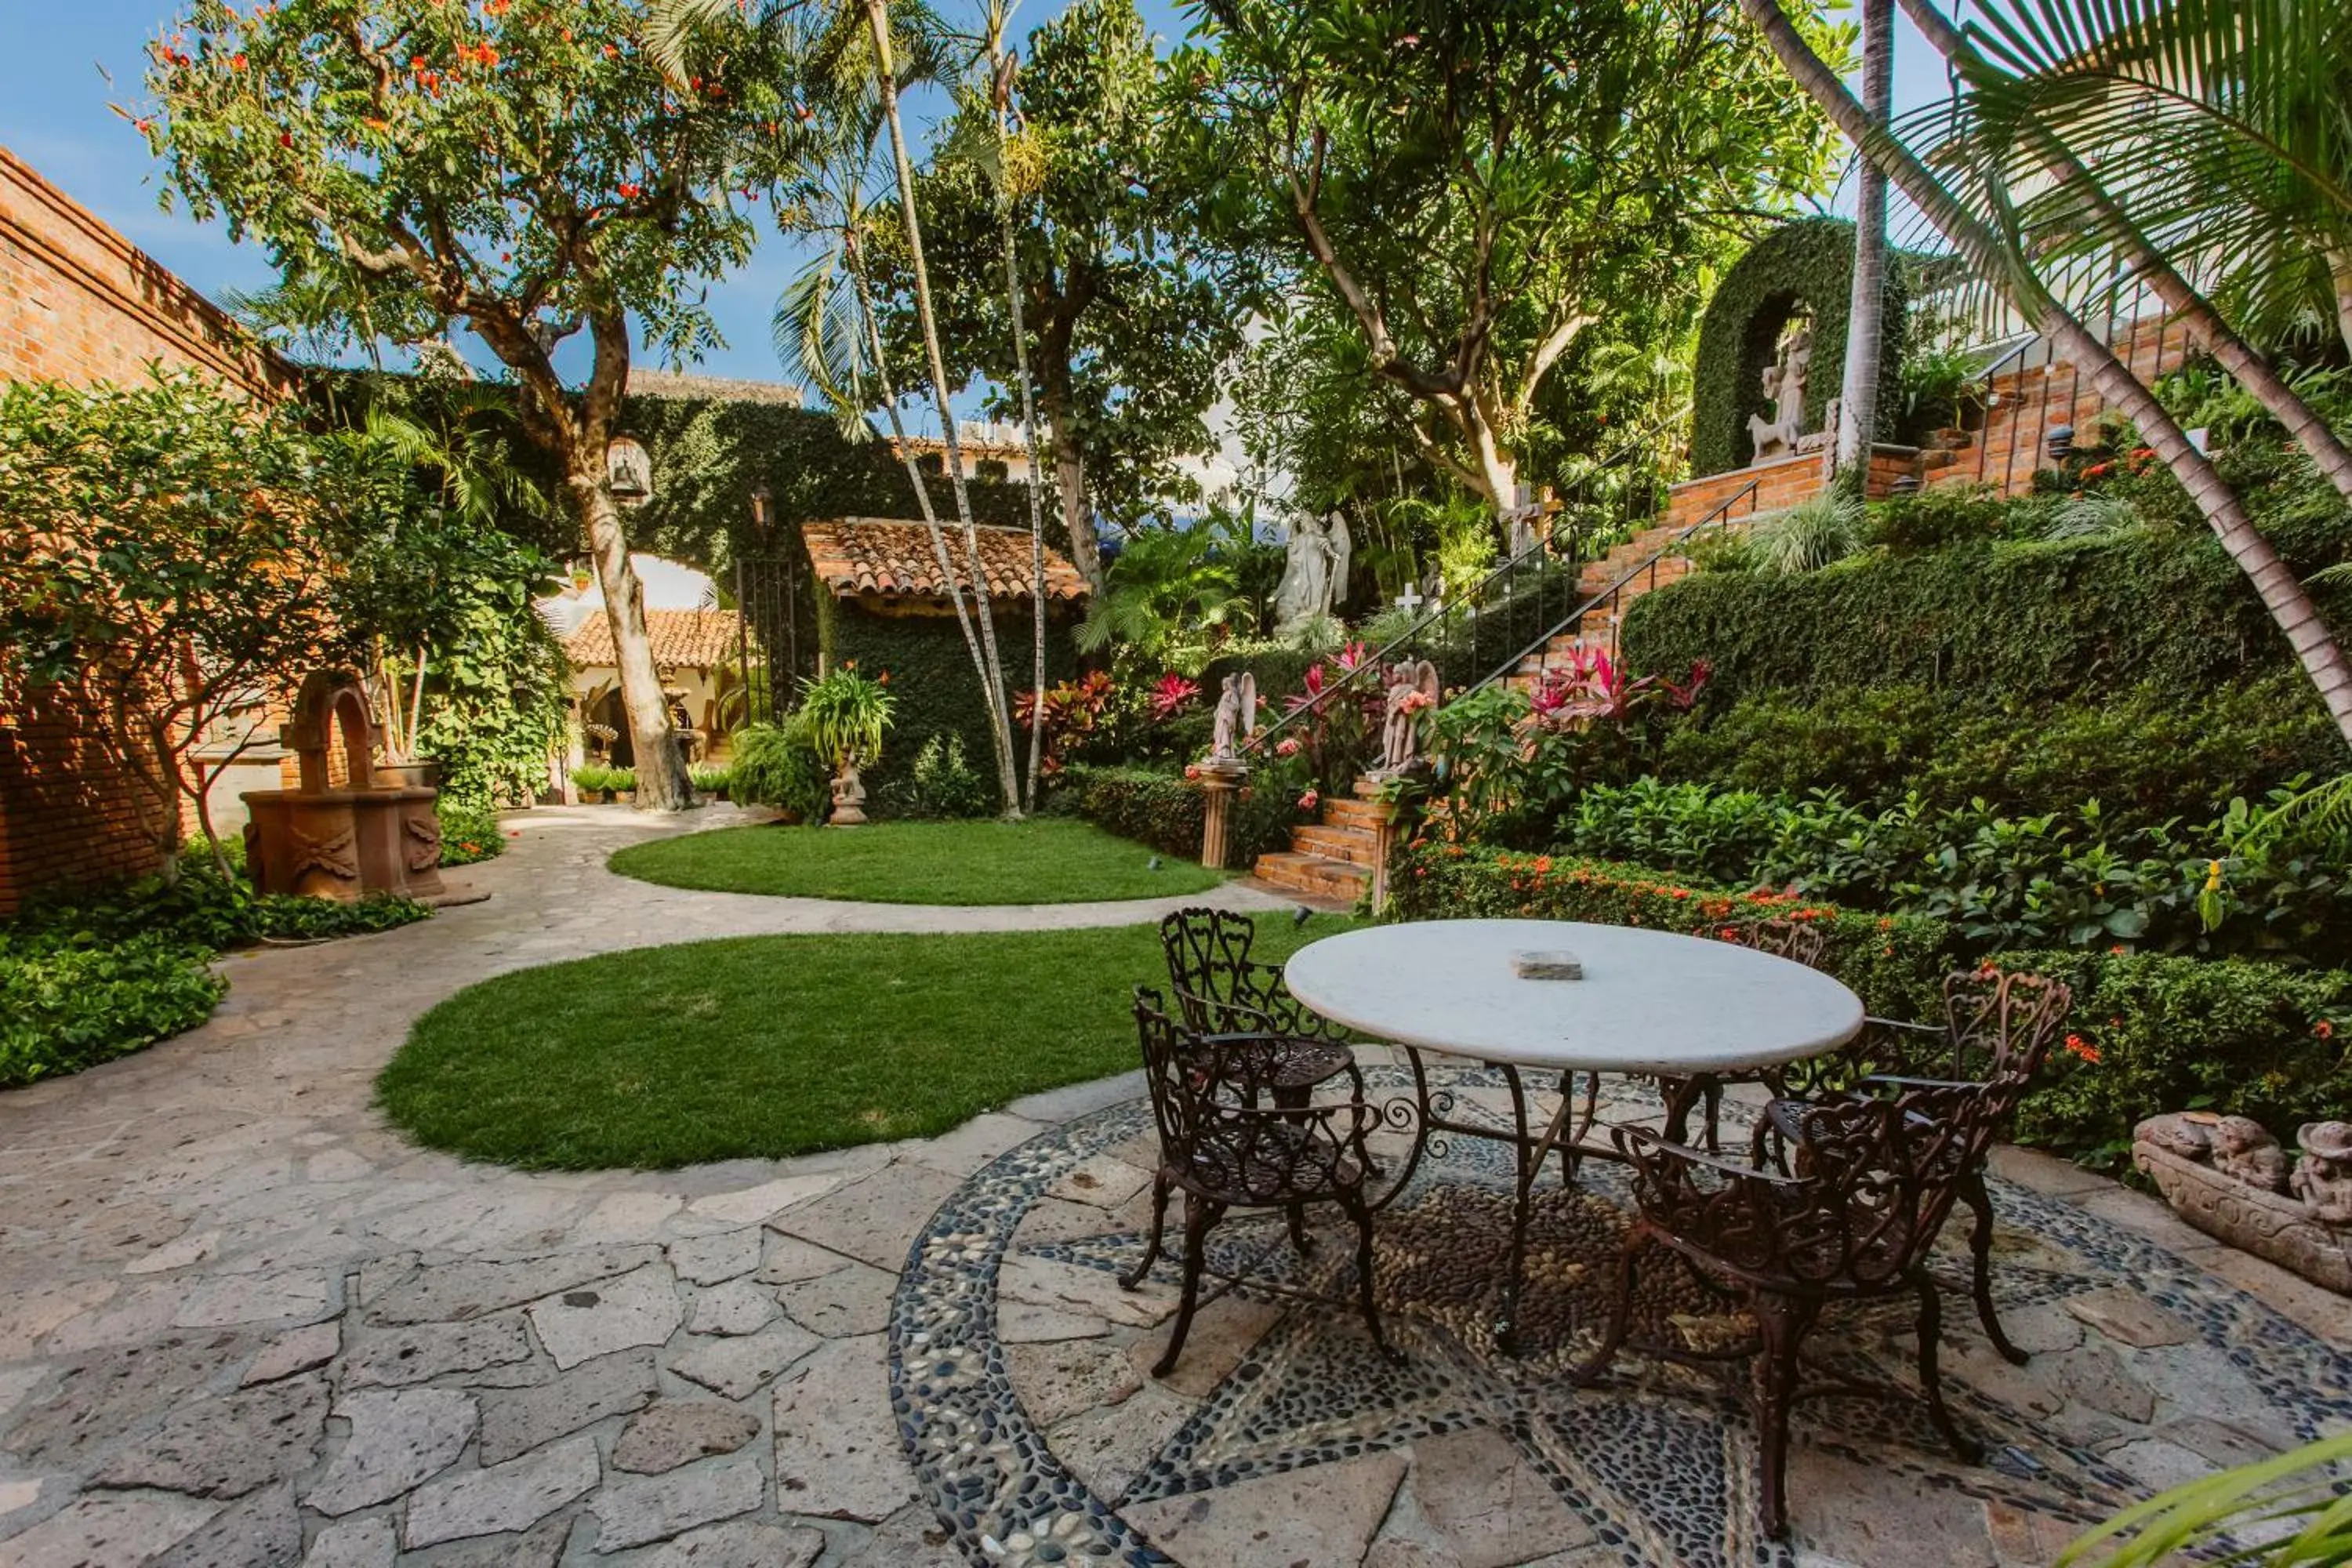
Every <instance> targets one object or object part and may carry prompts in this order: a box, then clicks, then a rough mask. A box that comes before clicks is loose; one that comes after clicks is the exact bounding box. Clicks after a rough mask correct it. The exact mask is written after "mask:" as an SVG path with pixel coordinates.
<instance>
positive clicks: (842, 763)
mask: <svg viewBox="0 0 2352 1568" xmlns="http://www.w3.org/2000/svg"><path fill="white" fill-rule="evenodd" d="M887 679H888V678H887V676H886V677H884V678H883V679H879V680H868V679H866V677H864V676H862V675H860V674H858V673H857V666H856V663H855V662H851V663H846V664H844V665H842V666H841V667H840V668H837V669H834V670H829V671H827V672H826V673H825V674H824V675H822V676H819V677H818V678H817V679H814V680H803V681H802V682H801V710H800V719H801V721H802V723H803V725H804V726H806V731H807V734H808V739H809V743H810V744H811V745H812V746H813V747H814V748H815V751H816V753H817V755H818V756H820V757H822V758H824V761H825V763H827V764H828V765H829V766H831V767H832V769H833V770H834V776H833V815H832V816H831V817H829V818H828V819H827V820H828V821H830V822H831V823H832V825H833V826H835V827H853V826H856V825H857V824H859V823H861V822H864V821H865V820H866V810H865V807H866V786H865V784H863V783H862V782H860V780H859V778H858V771H859V770H860V769H861V768H866V767H870V766H872V765H873V763H874V762H875V760H876V759H877V758H878V757H879V756H881V754H882V731H885V730H887V729H888V728H889V727H890V710H891V708H892V707H893V706H894V702H893V700H892V698H891V696H890V689H889V687H888V686H887V684H886V682H887Z"/></svg>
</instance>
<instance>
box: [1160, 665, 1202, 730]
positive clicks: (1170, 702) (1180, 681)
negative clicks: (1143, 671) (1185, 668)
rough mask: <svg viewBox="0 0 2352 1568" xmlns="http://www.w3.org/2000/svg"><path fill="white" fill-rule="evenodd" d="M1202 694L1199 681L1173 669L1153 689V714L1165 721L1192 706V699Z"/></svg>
mask: <svg viewBox="0 0 2352 1568" xmlns="http://www.w3.org/2000/svg"><path fill="white" fill-rule="evenodd" d="M1200 695H1201V683H1200V682H1199V681H1197V680H1187V679H1185V678H1184V677H1182V676H1181V675H1178V674H1176V673H1175V672H1174V671H1173V670H1171V671H1170V672H1169V673H1168V674H1166V675H1163V676H1161V677H1160V681H1159V684H1158V685H1156V686H1154V687H1153V688H1152V689H1151V716H1152V718H1154V719H1156V720H1158V721H1160V722H1162V723H1165V722H1167V721H1169V720H1171V719H1172V718H1174V717H1175V716H1176V715H1177V714H1179V713H1181V712H1182V711H1183V710H1185V709H1186V708H1188V707H1190V706H1192V700H1193V699H1194V698H1196V697H1198V696H1200Z"/></svg>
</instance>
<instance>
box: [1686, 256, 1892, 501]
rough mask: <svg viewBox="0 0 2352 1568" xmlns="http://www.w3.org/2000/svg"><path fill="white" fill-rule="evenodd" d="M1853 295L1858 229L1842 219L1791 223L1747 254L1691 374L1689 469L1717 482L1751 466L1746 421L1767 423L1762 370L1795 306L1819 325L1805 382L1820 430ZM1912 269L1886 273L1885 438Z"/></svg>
mask: <svg viewBox="0 0 2352 1568" xmlns="http://www.w3.org/2000/svg"><path fill="white" fill-rule="evenodd" d="M1852 293H1853V223H1852V222H1851V221H1849V220H1847V219H1845V218H1831V217H1809V218H1799V219H1796V220H1795V221H1793V222H1790V223H1784V224H1782V225H1781V226H1780V227H1778V228H1776V229H1774V230H1772V231H1771V232H1770V233H1769V234H1768V235H1766V236H1765V237H1763V238H1762V239H1759V240H1758V241H1757V242H1756V243H1755V244H1754V245H1753V246H1751V247H1748V253H1747V254H1746V255H1745V256H1742V257H1741V258H1739V259H1738V261H1737V262H1735V263H1733V264H1732V266H1731V268H1729V270H1727V271H1726V272H1725V273H1724V275H1723V280H1722V281H1721V282H1720V283H1718V284H1717V285H1716V289H1715V297H1714V298H1713V299H1712V300H1708V301H1707V307H1706V316H1705V318H1704V319H1703V320H1702V321H1700V323H1699V329H1698V357H1697V359H1696V363H1695V364H1694V366H1693V370H1692V382H1693V384H1694V386H1695V387H1696V391H1695V392H1694V394H1693V396H1692V408H1691V441H1690V471H1691V472H1692V473H1693V474H1694V475H1706V474H1719V473H1722V472H1723V471H1724V470H1726V469H1727V468H1740V467H1742V466H1744V465H1745V464H1746V463H1747V462H1748V459H1749V458H1751V457H1753V456H1754V451H1755V448H1754V447H1753V445H1752V444H1751V443H1750V441H1749V439H1748V416H1749V415H1751V414H1765V415H1769V413H1770V412H1771V410H1770V409H1769V407H1768V406H1767V405H1766V400H1765V397H1764V394H1763V390H1762V388H1763V378H1764V370H1765V367H1766V366H1767V365H1769V364H1770V363H1772V358H1773V354H1774V352H1775V349H1776V346H1777V341H1778V339H1779V336H1780V326H1781V323H1782V322H1783V321H1786V320H1787V319H1788V316H1789V313H1790V310H1791V309H1792V308H1801V309H1802V310H1805V311H1807V312H1808V313H1810V315H1811V319H1812V324H1813V359H1812V374H1811V375H1810V376H1808V377H1807V378H1806V381H1805V428H1806V429H1808V430H1818V429H1820V428H1822V417H1823V415H1824V414H1825V412H1826V411H1827V409H1828V406H1829V400H1830V399H1831V398H1832V397H1834V396H1836V395H1837V391H1838V367H1840V366H1842V365H1843V364H1844V363H1845V327H1846V313H1847V310H1848V309H1849V306H1850V297H1851V295H1852ZM1909 299H1910V285H1909V280H1908V278H1907V269H1906V268H1904V267H1902V266H1900V265H1897V266H1894V267H1890V268H1887V286H1886V295H1885V318H1884V319H1885V321H1887V322H1889V323H1895V331H1886V332H1884V333H1882V335H1881V337H1880V343H1881V345H1882V346H1881V348H1880V350H1879V356H1880V358H1879V390H1878V406H1879V409H1880V411H1881V412H1880V416H1879V422H1880V426H1881V430H1882V433H1883V431H1884V429H1885V426H1887V424H1888V423H1889V422H1890V420H1891V418H1892V416H1894V415H1895V411H1897V410H1899V409H1900V408H1902V406H1903V376H1904V372H1903V363H1904V353H1903V349H1904V344H1903V332H1902V330H1901V327H1900V323H1901V322H1902V321H1903V320H1904V317H1905V312H1906V310H1907V309H1908V305H1909Z"/></svg>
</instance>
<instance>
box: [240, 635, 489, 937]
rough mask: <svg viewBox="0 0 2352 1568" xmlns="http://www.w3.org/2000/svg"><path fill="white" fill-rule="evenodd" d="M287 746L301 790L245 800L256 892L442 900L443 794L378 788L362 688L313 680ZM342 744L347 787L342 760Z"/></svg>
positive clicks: (317, 676) (346, 681) (321, 675)
mask: <svg viewBox="0 0 2352 1568" xmlns="http://www.w3.org/2000/svg"><path fill="white" fill-rule="evenodd" d="M282 739H283V741H284V743H285V745H286V748H287V750H289V751H290V752H293V753H294V755H295V759H296V762H297V763H298V765H299V769H300V779H299V787H297V788H294V789H270V790H254V791H251V792H249V793H247V795H245V796H244V800H245V804H246V805H247V808H248V809H249V810H250V811H251V813H252V816H251V819H250V820H249V821H247V824H246V827H245V850H246V864H247V867H248V868H250V869H251V872H252V876H253V885H254V886H255V888H256V889H258V890H260V891H262V892H265V893H299V894H302V895H304V896H306V897H310V898H315V899H339V900H343V901H345V902H351V901H353V900H359V899H362V898H365V897H366V896H367V895H368V894H370V893H403V894H405V895H407V896H408V897H410V898H413V899H432V898H437V897H439V896H441V895H442V894H443V893H444V892H445V891H446V888H445V886H444V884H443V883H442V880H441V870H440V867H441V820H440V818H439V817H438V816H436V815H435V813H434V809H433V803H434V798H435V795H436V791H434V790H431V789H425V788H418V787H415V786H408V785H397V784H377V783H376V770H375V760H374V759H375V726H374V723H373V721H372V720H371V719H370V718H369V716H368V703H367V697H366V694H365V692H363V691H362V689H361V687H360V683H359V681H358V680H357V679H354V678H353V677H352V676H351V675H349V674H346V673H344V672H341V671H336V670H320V671H317V672H315V673H313V674H312V675H311V676H310V679H307V680H305V681H304V682H303V683H302V690H301V693H300V695H299V696H298V697H297V698H296V699H295V700H294V710H293V713H292V715H291V717H289V719H288V721H287V723H286V727H285V730H284V731H283V734H282ZM338 739H340V741H341V748H340V749H341V756H342V763H343V766H342V775H343V776H342V780H341V783H337V782H335V779H334V773H335V769H334V765H333V760H332V758H333V753H334V752H335V751H336V749H337V746H336V742H337V741H338Z"/></svg>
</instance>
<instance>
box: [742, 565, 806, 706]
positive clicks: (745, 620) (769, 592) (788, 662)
mask: <svg viewBox="0 0 2352 1568" xmlns="http://www.w3.org/2000/svg"><path fill="white" fill-rule="evenodd" d="M735 606H736V609H737V610H738V611H739V612H740V615H741V621H740V625H741V628H742V629H741V631H740V634H739V636H738V640H737V644H736V649H735V659H736V673H737V675H738V676H739V678H740V680H741V682H742V687H741V689H742V691H743V716H742V721H743V722H745V723H773V722H775V721H776V720H777V719H778V718H779V717H780V716H781V715H782V714H783V713H784V712H785V711H786V710H789V709H790V708H791V707H792V705H793V690H794V689H795V687H796V685H797V682H798V679H799V678H800V677H802V676H804V675H814V674H815V673H816V654H817V630H816V605H815V603H814V600H813V599H812V598H811V597H810V590H809V570H808V562H807V560H806V559H805V558H804V557H802V556H800V555H798V554H795V553H787V554H783V555H739V556H737V557H736V558H735Z"/></svg>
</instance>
